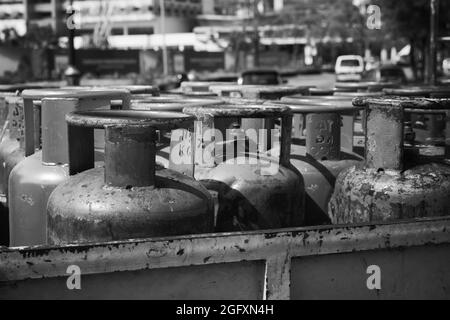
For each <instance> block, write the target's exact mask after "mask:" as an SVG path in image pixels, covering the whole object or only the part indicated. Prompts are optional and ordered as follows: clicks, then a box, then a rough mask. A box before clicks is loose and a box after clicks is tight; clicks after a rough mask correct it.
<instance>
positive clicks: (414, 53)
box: [371, 0, 450, 75]
mask: <svg viewBox="0 0 450 320" xmlns="http://www.w3.org/2000/svg"><path fill="white" fill-rule="evenodd" d="M371 4H376V5H378V6H379V7H380V8H381V14H382V27H381V31H382V33H383V34H384V35H385V37H387V38H388V37H389V38H391V39H400V38H406V39H407V40H408V42H409V43H410V44H411V55H410V57H411V65H412V67H413V70H414V72H415V73H416V74H417V73H418V72H420V73H421V74H422V75H423V71H424V67H425V60H426V59H427V58H426V56H427V51H428V50H427V48H428V36H429V33H430V0H395V1H393V0H372V1H371ZM449 31H450V1H447V0H441V1H440V8H439V27H438V30H437V34H438V35H445V34H448V33H449Z"/></svg>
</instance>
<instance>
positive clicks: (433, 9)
mask: <svg viewBox="0 0 450 320" xmlns="http://www.w3.org/2000/svg"><path fill="white" fill-rule="evenodd" d="M438 12H439V0H430V15H431V16H430V56H429V62H428V63H429V64H428V82H429V83H430V84H432V85H435V84H436V33H437V31H438V30H437V28H438V19H439V14H438Z"/></svg>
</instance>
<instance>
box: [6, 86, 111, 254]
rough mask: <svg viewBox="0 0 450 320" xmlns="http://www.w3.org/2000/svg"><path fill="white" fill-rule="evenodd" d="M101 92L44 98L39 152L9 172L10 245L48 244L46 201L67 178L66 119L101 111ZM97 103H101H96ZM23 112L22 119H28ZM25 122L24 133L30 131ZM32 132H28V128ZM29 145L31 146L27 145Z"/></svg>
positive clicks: (102, 104)
mask: <svg viewBox="0 0 450 320" xmlns="http://www.w3.org/2000/svg"><path fill="white" fill-rule="evenodd" d="M109 93H113V95H114V91H111V92H108V91H104V92H103V96H101V95H97V96H96V97H97V99H98V100H93V101H92V100H91V98H92V95H91V94H88V97H89V99H87V100H86V94H85V93H82V92H78V95H77V96H78V98H44V99H42V103H41V110H42V150H40V151H36V152H34V153H33V154H31V155H28V156H27V157H26V158H25V159H23V160H22V161H20V162H19V163H18V164H17V165H16V166H15V167H14V169H13V170H12V171H11V174H10V177H9V184H8V199H9V224H10V246H29V245H40V244H45V243H46V241H47V211H46V210H47V200H48V197H49V196H50V193H51V192H52V191H53V189H54V188H55V187H56V186H57V185H58V184H59V183H61V182H62V181H64V180H66V179H67V178H68V167H67V163H68V146H67V129H66V127H67V125H66V121H65V116H66V115H67V114H68V113H70V112H72V111H76V110H90V109H96V108H102V107H103V106H104V103H103V102H102V100H103V99H107V98H108V97H109ZM96 101H99V102H100V103H98V104H97V103H96ZM27 112H29V110H27V109H25V118H27ZM32 123H33V122H31V123H27V122H25V131H27V130H29V128H27V125H31V124H32ZM30 130H31V129H30ZM30 144H32V143H30Z"/></svg>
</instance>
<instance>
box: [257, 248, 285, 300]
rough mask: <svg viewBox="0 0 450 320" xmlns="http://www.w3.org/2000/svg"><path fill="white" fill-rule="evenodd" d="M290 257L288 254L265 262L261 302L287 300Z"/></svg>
mask: <svg viewBox="0 0 450 320" xmlns="http://www.w3.org/2000/svg"><path fill="white" fill-rule="evenodd" d="M290 295H291V257H290V255H289V253H288V252H286V253H284V254H280V255H277V256H274V257H270V258H269V259H267V260H266V269H265V273H264V294H263V300H289V299H290Z"/></svg>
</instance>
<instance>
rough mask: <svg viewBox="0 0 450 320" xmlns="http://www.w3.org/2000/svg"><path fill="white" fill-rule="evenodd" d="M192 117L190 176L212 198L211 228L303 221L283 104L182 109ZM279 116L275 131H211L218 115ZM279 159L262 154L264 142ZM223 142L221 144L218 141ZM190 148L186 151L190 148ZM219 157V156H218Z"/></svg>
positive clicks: (289, 118) (267, 226) (300, 190)
mask: <svg viewBox="0 0 450 320" xmlns="http://www.w3.org/2000/svg"><path fill="white" fill-rule="evenodd" d="M183 112H184V113H187V114H192V115H195V116H196V118H197V121H196V123H195V127H194V128H195V131H194V146H193V148H192V149H193V151H194V153H193V156H192V157H187V160H189V159H193V161H194V168H193V169H194V176H195V178H196V179H197V180H200V181H201V182H202V183H203V184H204V185H205V186H206V187H207V188H208V190H210V192H211V193H212V194H213V195H215V196H216V199H217V200H218V201H217V203H216V231H239V230H259V229H273V228H283V227H293V226H300V225H303V216H304V210H303V205H304V203H303V197H304V190H303V186H302V183H301V179H299V176H298V174H297V173H296V172H295V171H294V170H292V165H291V164H290V162H289V152H290V138H291V137H290V132H291V128H292V126H291V124H292V113H291V111H290V110H289V108H287V107H284V106H270V105H245V106H244V105H221V106H208V107H189V108H184V110H183ZM228 117H231V118H238V119H239V118H240V119H243V118H265V117H269V118H280V119H281V138H280V136H279V134H280V132H279V130H278V129H277V130H275V129H273V130H263V129H260V130H252V129H247V130H245V131H244V130H242V129H241V128H239V126H236V127H234V128H228V129H227V130H224V131H222V130H217V129H216V128H215V123H216V120H218V119H220V118H228ZM268 136H271V137H272V139H271V141H272V145H273V146H277V145H279V146H280V148H281V151H280V153H279V157H265V152H266V150H267V149H266V142H267V138H268ZM224 142H225V143H224ZM192 149H191V150H192ZM224 158H225V159H224Z"/></svg>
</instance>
